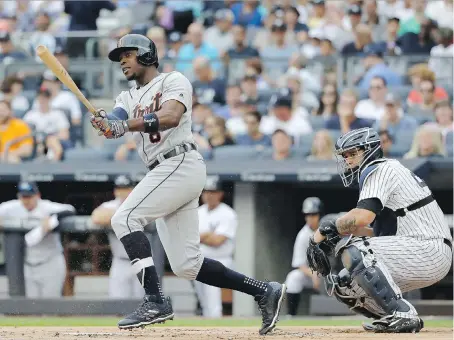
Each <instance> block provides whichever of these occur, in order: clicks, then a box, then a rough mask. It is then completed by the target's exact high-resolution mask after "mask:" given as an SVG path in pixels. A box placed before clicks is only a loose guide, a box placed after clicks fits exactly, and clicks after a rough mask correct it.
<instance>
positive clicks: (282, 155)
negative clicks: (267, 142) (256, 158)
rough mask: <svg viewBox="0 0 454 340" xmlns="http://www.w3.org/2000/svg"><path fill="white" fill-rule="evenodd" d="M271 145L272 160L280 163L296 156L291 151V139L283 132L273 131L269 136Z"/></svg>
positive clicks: (279, 130)
mask: <svg viewBox="0 0 454 340" xmlns="http://www.w3.org/2000/svg"><path fill="white" fill-rule="evenodd" d="M271 143H272V145H273V155H272V157H273V160H275V161H282V160H286V159H291V158H294V157H295V156H296V155H295V153H294V152H293V150H292V145H293V138H292V137H291V136H290V135H289V134H287V132H285V131H284V130H281V129H277V130H275V131H274V132H273V134H272V136H271Z"/></svg>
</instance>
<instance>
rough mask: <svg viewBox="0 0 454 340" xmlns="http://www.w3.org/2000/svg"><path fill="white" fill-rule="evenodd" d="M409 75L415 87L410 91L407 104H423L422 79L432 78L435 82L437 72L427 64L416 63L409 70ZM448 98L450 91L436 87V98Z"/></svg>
mask: <svg viewBox="0 0 454 340" xmlns="http://www.w3.org/2000/svg"><path fill="white" fill-rule="evenodd" d="M408 76H409V78H410V81H411V85H412V87H413V89H412V90H411V91H410V93H409V94H408V97H407V104H408V105H409V106H412V105H415V104H421V103H422V101H423V98H422V93H421V92H420V84H421V80H423V79H424V80H430V81H432V82H435V73H434V72H433V71H431V70H430V69H429V67H428V65H427V64H416V65H414V66H412V67H411V68H410V70H409V71H408ZM446 99H448V93H447V92H446V90H445V89H444V88H442V87H439V86H436V87H435V100H437V101H439V100H446Z"/></svg>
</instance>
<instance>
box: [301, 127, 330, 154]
mask: <svg viewBox="0 0 454 340" xmlns="http://www.w3.org/2000/svg"><path fill="white" fill-rule="evenodd" d="M333 150H334V141H333V138H332V137H331V134H330V133H329V131H328V130H319V131H317V133H316V134H315V136H314V142H313V143H312V149H311V154H310V155H309V156H308V157H307V160H308V161H313V160H331V159H335V156H334V153H333Z"/></svg>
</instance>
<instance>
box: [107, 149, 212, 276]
mask: <svg viewBox="0 0 454 340" xmlns="http://www.w3.org/2000/svg"><path fill="white" fill-rule="evenodd" d="M205 181H206V166H205V162H204V161H203V158H202V156H201V155H200V153H198V152H197V151H194V150H193V151H190V152H185V153H182V154H180V155H178V156H175V157H172V158H169V159H166V160H164V161H163V162H162V163H160V164H159V165H158V166H157V167H156V168H154V169H153V170H151V171H149V172H148V173H147V174H146V176H145V177H144V178H143V179H142V180H141V181H140V182H139V183H138V184H137V185H136V187H135V188H134V190H133V191H132V192H131V193H130V194H129V196H128V198H126V200H125V201H124V202H123V203H122V204H121V206H120V207H119V208H118V210H117V212H116V213H115V214H114V216H113V217H112V221H111V224H112V228H113V230H114V231H115V234H116V235H117V237H118V238H119V239H121V238H122V237H123V236H125V235H127V234H129V233H132V232H134V231H143V229H144V226H146V225H148V224H149V223H151V222H153V221H154V220H156V229H157V231H158V235H159V238H160V239H161V242H162V245H163V247H164V250H165V252H166V254H167V257H168V259H169V262H170V266H171V267H172V270H173V272H174V273H175V274H176V275H177V276H180V277H183V278H186V279H189V280H194V279H195V278H196V277H197V274H198V273H199V270H200V267H201V266H202V263H203V255H202V254H201V252H200V236H199V215H198V212H197V208H198V206H199V197H200V194H201V192H202V190H203V187H204V186H205Z"/></svg>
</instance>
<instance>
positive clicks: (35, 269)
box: [0, 182, 75, 298]
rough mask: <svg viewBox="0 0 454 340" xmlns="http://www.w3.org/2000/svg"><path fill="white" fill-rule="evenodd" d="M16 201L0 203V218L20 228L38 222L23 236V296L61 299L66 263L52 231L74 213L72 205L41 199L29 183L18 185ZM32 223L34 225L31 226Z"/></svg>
mask: <svg viewBox="0 0 454 340" xmlns="http://www.w3.org/2000/svg"><path fill="white" fill-rule="evenodd" d="M17 188H18V192H17V196H18V197H17V198H18V199H17V200H11V201H8V202H4V203H2V204H0V218H2V217H6V218H20V219H22V221H23V225H24V226H25V227H26V226H27V223H28V224H31V223H33V222H36V221H41V223H40V224H39V225H38V226H36V227H34V228H33V229H31V230H30V231H29V232H28V233H27V234H25V244H26V249H25V264H24V279H25V295H26V296H27V297H28V298H56V297H61V295H62V292H63V284H64V282H65V277H66V261H65V256H64V255H63V247H62V244H61V239H60V234H59V233H55V232H52V230H54V229H55V228H57V227H58V225H59V219H60V218H62V217H65V216H70V215H74V214H75V209H74V207H73V206H72V205H69V204H61V203H56V202H51V201H49V200H43V199H41V194H40V192H39V189H38V186H37V185H36V184H35V183H33V182H21V183H19V185H18V187H17ZM33 224H34V223H33Z"/></svg>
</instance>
